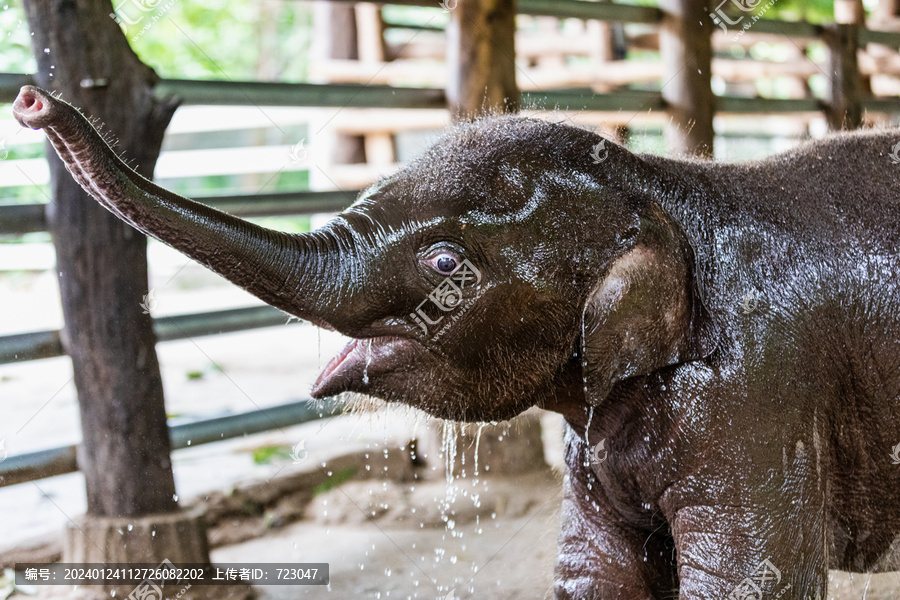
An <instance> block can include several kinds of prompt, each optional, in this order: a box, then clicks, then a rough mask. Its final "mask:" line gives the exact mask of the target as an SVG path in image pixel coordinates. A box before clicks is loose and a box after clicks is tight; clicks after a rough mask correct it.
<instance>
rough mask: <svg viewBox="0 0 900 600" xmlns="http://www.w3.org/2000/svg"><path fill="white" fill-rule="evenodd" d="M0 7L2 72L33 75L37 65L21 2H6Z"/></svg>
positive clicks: (0, 61) (0, 57)
mask: <svg viewBox="0 0 900 600" xmlns="http://www.w3.org/2000/svg"><path fill="white" fill-rule="evenodd" d="M0 4H2V6H0V48H3V52H0V72H4V73H33V72H34V70H35V69H36V68H37V63H36V62H35V60H34V58H33V57H32V53H31V36H30V35H29V34H30V30H29V29H28V23H27V22H26V21H25V11H24V10H22V6H21V4H20V3H19V2H16V1H13V0H10V1H8V2H6V1H4V2H2V3H0Z"/></svg>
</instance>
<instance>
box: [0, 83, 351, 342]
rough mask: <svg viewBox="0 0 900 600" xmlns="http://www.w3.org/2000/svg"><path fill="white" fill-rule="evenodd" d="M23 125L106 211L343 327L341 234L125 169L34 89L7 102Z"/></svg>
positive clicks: (289, 305)
mask: <svg viewBox="0 0 900 600" xmlns="http://www.w3.org/2000/svg"><path fill="white" fill-rule="evenodd" d="M13 114H14V116H15V117H16V120H17V121H18V122H19V123H20V124H21V125H22V126H24V127H29V128H32V129H43V130H44V132H45V133H46V135H47V137H48V138H49V140H50V143H51V144H52V145H53V147H54V149H55V150H56V152H57V153H58V154H59V157H60V158H61V159H62V161H63V163H64V164H65V165H66V168H67V169H68V170H69V172H70V173H72V176H73V177H74V178H75V180H76V181H78V183H79V184H80V185H81V187H83V188H84V189H85V191H87V192H88V193H89V194H90V195H91V196H93V197H94V198H95V199H96V200H97V201H98V202H100V204H102V205H103V206H104V207H106V208H107V209H108V210H109V211H110V212H112V213H113V214H115V215H117V216H118V217H120V218H121V219H122V220H123V221H125V222H126V223H128V224H130V225H131V226H133V227H134V228H135V229H137V230H139V231H141V232H143V233H144V234H147V235H149V236H152V237H154V238H156V239H158V240H160V241H162V242H165V243H166V244H169V245H170V246H172V247H173V248H175V249H177V250H179V251H181V252H183V253H184V254H186V255H187V256H189V257H191V258H193V259H194V260H196V261H197V262H199V263H201V264H203V265H205V266H207V267H209V268H210V269H212V270H213V271H215V272H216V273H219V274H220V275H222V276H223V277H225V278H226V279H228V280H229V281H231V282H233V283H235V284H236V285H238V286H240V287H241V288H243V289H245V290H247V291H248V292H250V293H251V294H253V295H254V296H257V297H258V298H260V299H262V300H263V301H265V302H267V303H268V304H271V305H273V306H275V307H277V308H279V309H281V310H283V311H285V312H287V313H290V314H292V315H295V316H298V317H301V318H303V319H307V320H309V321H311V322H313V323H315V324H317V325H321V326H325V327H329V328H335V329H338V330H342V329H344V327H343V325H344V323H342V321H341V318H340V315H338V314H335V312H334V310H333V307H334V306H336V305H337V304H338V302H337V300H338V298H337V297H338V296H339V295H340V292H341V290H342V288H343V285H342V282H344V281H347V279H346V278H347V277H349V276H350V274H348V273H345V272H344V271H345V270H346V269H347V268H350V267H349V266H348V265H352V264H353V261H352V260H342V259H341V257H342V256H345V255H347V254H348V252H349V253H353V249H354V244H353V239H352V236H351V235H349V232H348V231H344V230H341V229H338V228H337V226H335V227H332V228H330V229H324V230H320V231H317V232H314V233H310V234H305V235H291V234H286V233H282V232H278V231H273V230H270V229H266V228H264V227H260V226H258V225H255V224H253V223H250V222H248V221H244V220H243V219H239V218H236V217H233V216H231V215H228V214H225V213H223V212H221V211H218V210H215V209H213V208H210V207H208V206H206V205H203V204H200V203H198V202H194V201H192V200H189V199H187V198H184V197H182V196H179V195H177V194H173V193H171V192H169V191H167V190H165V189H163V188H161V187H159V186H157V185H156V184H154V183H153V182H151V181H149V180H147V179H145V178H144V177H142V176H141V175H139V174H137V173H136V172H134V171H133V170H132V169H131V168H129V167H128V166H127V165H126V164H125V163H124V162H123V161H122V160H121V159H120V158H119V157H118V156H117V155H116V153H115V152H114V151H113V150H112V149H111V148H110V147H109V145H108V144H107V143H106V141H105V140H104V139H103V138H102V137H101V135H100V134H99V133H98V132H97V130H96V129H94V127H93V126H92V125H91V124H90V123H89V122H88V121H87V120H86V119H85V118H84V116H83V115H82V114H81V113H80V112H79V111H78V110H77V109H76V108H75V107H73V106H72V105H70V104H68V103H66V102H64V101H62V100H60V99H58V98H55V97H53V96H52V95H50V94H49V93H47V92H45V91H44V90H41V89H39V88H36V87H34V86H25V87H23V88H22V89H21V91H20V92H19V96H18V98H16V101H15V103H14V104H13Z"/></svg>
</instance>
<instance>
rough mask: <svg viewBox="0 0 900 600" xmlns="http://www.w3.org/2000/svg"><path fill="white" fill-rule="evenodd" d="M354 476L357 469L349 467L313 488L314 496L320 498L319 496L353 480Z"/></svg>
mask: <svg viewBox="0 0 900 600" xmlns="http://www.w3.org/2000/svg"><path fill="white" fill-rule="evenodd" d="M354 475H356V467H347V468H346V469H341V470H340V471H337V472H336V473H334V474H333V475H332V476H331V477H329V478H328V479H326V480H325V481H323V482H322V483H320V484H319V485H317V486H316V487H315V488H313V496H318V495H319V494H324V493H325V492H327V491H329V490H333V489H334V488H336V487H337V486H339V485H341V484H342V483H344V482H347V481H350V480H351V479H353V476H354Z"/></svg>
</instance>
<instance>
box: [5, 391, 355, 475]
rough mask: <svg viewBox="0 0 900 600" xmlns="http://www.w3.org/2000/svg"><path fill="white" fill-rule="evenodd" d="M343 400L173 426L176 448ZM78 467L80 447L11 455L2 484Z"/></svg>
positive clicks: (295, 420) (263, 427)
mask: <svg viewBox="0 0 900 600" xmlns="http://www.w3.org/2000/svg"><path fill="white" fill-rule="evenodd" d="M343 406H344V405H343V403H342V402H340V401H338V400H334V399H329V400H322V401H314V400H300V401H296V402H288V403H286V404H279V405H277V406H271V407H269V408H264V409H262V410H253V411H249V412H243V413H237V414H234V415H228V416H225V417H215V418H212V419H201V420H198V421H193V422H191V423H184V424H180V425H173V426H170V427H169V439H170V440H171V445H172V450H180V449H182V448H188V447H194V446H200V445H203V444H209V443H212V442H220V441H222V440H227V439H232V438H236V437H242V436H245V435H250V434H253V433H260V432H263V431H269V430H271V429H277V428H279V427H289V426H291V425H299V424H301V423H308V422H309V421H315V420H318V419H324V418H326V417H331V416H335V415H337V414H339V413H340V412H341V410H342V409H343ZM77 470H78V463H77V446H60V447H58V448H50V449H48V450H39V451H37V452H29V453H26V454H19V455H17V456H10V457H8V458H7V459H6V460H5V461H3V463H0V487H6V486H9V485H16V484H17V483H25V482H27V481H35V480H37V479H44V478H45V477H54V476H56V475H64V474H66V473H74V472H75V471H77Z"/></svg>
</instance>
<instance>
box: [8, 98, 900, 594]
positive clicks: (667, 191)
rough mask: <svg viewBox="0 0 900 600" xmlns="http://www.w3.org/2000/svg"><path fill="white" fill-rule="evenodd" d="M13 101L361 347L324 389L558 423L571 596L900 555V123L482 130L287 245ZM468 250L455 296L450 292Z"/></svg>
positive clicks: (457, 135)
mask: <svg viewBox="0 0 900 600" xmlns="http://www.w3.org/2000/svg"><path fill="white" fill-rule="evenodd" d="M14 114H15V115H16V117H17V118H18V119H19V121H20V122H21V123H22V124H23V125H26V126H29V127H33V128H43V129H44V130H45V131H46V133H47V135H48V137H49V139H50V141H51V143H52V144H53V145H54V147H55V148H56V149H57V151H58V152H59V154H60V156H61V157H62V158H63V160H64V161H66V163H67V165H68V167H69V170H70V171H71V172H72V174H73V176H75V178H76V179H77V180H78V181H79V182H80V183H81V184H82V185H83V186H84V187H85V189H86V190H87V191H88V192H89V193H91V194H92V195H94V197H96V198H97V199H98V201H100V202H101V203H102V204H103V205H104V206H106V207H107V208H108V209H109V210H111V211H112V212H114V213H115V214H117V215H119V216H120V217H121V218H122V219H124V220H125V221H126V222H128V223H131V224H132V225H134V226H135V227H136V228H138V229H139V230H141V231H143V232H145V233H147V234H149V235H152V236H154V237H156V238H158V239H161V240H162V241H165V242H166V243H168V244H170V245H172V246H173V247H175V248H177V249H179V250H181V251H183V252H184V253H186V254H187V255H189V256H191V257H193V258H195V259H197V260H198V261H200V262H202V263H203V264H206V265H207V266H209V267H210V268H212V269H213V270H215V271H217V272H218V273H221V274H223V275H224V276H225V277H227V278H228V279H230V280H231V281H233V282H235V283H236V284H238V285H240V286H242V287H244V288H245V289H247V290H248V291H250V292H251V293H253V294H256V295H257V296H259V297H260V298H262V299H263V300H265V301H266V302H269V303H270V304H272V305H274V306H277V307H278V308H280V309H282V310H284V311H286V312H288V313H291V314H294V315H297V316H299V317H302V318H305V319H308V320H310V321H312V322H313V323H315V324H317V325H320V326H323V327H330V328H334V329H337V330H338V331H340V332H342V333H345V334H347V335H349V336H351V337H353V338H356V340H355V341H354V342H353V343H351V344H350V345H349V346H348V347H347V348H346V349H345V350H344V351H343V352H342V353H341V354H340V355H339V356H338V357H336V358H335V359H334V360H333V361H332V362H331V363H329V365H328V366H327V367H326V369H325V371H324V372H323V374H322V375H321V376H320V378H319V380H318V381H317V382H316V385H315V387H314V389H313V394H314V395H315V396H316V397H323V396H327V395H331V394H336V393H339V392H344V391H355V392H362V393H365V394H370V395H372V396H376V397H379V398H383V399H385V400H389V401H397V402H405V403H408V404H411V405H414V406H417V407H419V408H422V409H424V410H426V411H428V412H430V413H432V414H434V415H437V416H440V417H445V418H452V419H459V420H492V419H504V418H509V417H511V416H513V415H515V414H517V413H519V412H521V411H522V410H524V409H525V408H527V407H529V406H531V405H535V404H536V405H538V406H542V407H544V408H547V409H550V410H555V411H558V412H561V413H562V414H563V415H564V416H565V418H566V420H567V423H568V433H567V440H566V462H567V465H568V473H567V475H566V480H565V494H566V498H565V501H564V505H563V511H564V512H563V520H562V526H561V533H560V540H559V544H560V550H559V564H558V567H557V574H556V584H555V587H556V596H557V598H566V599H568V598H571V599H576V598H577V599H588V598H603V599H611V598H621V599H628V600H635V599H651V598H653V599H660V598H671V597H675V596H676V595H677V596H678V597H679V598H682V599H688V598H689V599H706V598H715V599H720V598H724V597H726V596H728V595H729V594H730V593H731V592H732V591H733V590H735V589H738V590H743V591H744V592H749V591H751V590H753V588H752V587H749V588H748V587H746V586H748V585H759V586H760V588H761V590H762V593H763V594H764V595H765V597H767V598H768V597H780V598H784V599H787V598H802V599H804V600H805V599H806V598H816V597H817V596H819V597H824V596H825V590H826V575H827V568H829V567H831V568H837V569H843V570H851V571H865V570H874V571H884V570H897V569H900V556H898V555H897V554H893V555H892V553H891V552H890V551H891V549H892V544H894V545H898V546H900V541H898V542H897V543H896V544H895V540H900V502H898V501H897V498H896V490H898V489H900V465H895V464H892V460H891V458H890V453H891V449H892V447H893V446H894V445H896V444H898V443H900V398H898V396H900V293H898V290H900V284H898V283H897V281H898V276H900V258H898V257H897V252H898V247H900V226H898V225H897V223H898V222H900V206H898V198H897V196H898V193H900V165H894V164H892V163H891V161H890V159H889V153H890V151H891V148H892V146H893V145H894V144H896V143H897V142H898V141H900V134H898V133H897V132H891V133H889V134H883V133H862V134H853V135H845V136H839V137H835V138H831V139H828V140H825V141H820V142H816V143H814V144H810V145H807V146H805V147H803V148H801V149H799V150H796V151H794V152H791V153H788V154H785V155H781V156H779V157H775V158H772V159H769V160H765V161H761V162H756V163H748V164H742V165H723V164H711V163H700V162H685V161H674V160H666V159H662V158H658V157H653V156H644V155H640V156H639V155H634V154H631V153H629V152H627V151H626V150H624V149H623V148H620V147H617V146H614V145H612V144H609V143H607V148H608V150H609V154H608V158H607V159H606V160H605V161H603V162H601V163H600V164H595V163H594V161H593V159H592V157H591V154H592V148H593V146H594V145H595V144H597V143H598V142H599V141H600V139H601V138H600V137H598V136H597V135H595V134H593V133H589V132H586V131H582V130H579V129H575V128H571V127H566V126H563V125H558V124H550V123H546V122H542V121H535V120H529V119H521V118H515V117H502V118H486V119H484V120H481V121H478V122H475V123H471V124H466V125H463V126H460V127H458V128H456V129H455V130H453V131H451V132H450V133H449V134H448V135H447V136H446V137H445V138H444V139H443V140H442V141H441V142H439V143H438V144H437V145H436V146H434V147H433V148H432V149H431V150H429V151H428V152H427V153H426V154H425V155H424V156H423V157H422V158H420V159H419V160H417V161H416V162H414V163H413V164H411V165H410V166H408V167H407V168H405V169H404V170H403V171H401V172H399V173H397V174H396V175H393V176H391V177H389V178H387V179H385V180H383V181H381V182H380V183H378V184H376V185H375V186H373V187H372V188H370V189H369V190H367V191H366V192H364V193H363V194H362V195H361V196H360V198H359V199H358V200H357V202H356V203H355V204H354V205H353V206H351V207H350V208H349V209H347V210H346V211H344V212H343V213H341V214H340V215H338V216H337V217H336V218H335V219H334V220H333V221H332V222H330V223H329V224H328V225H327V226H326V227H324V228H323V229H320V230H318V231H316V232H313V233H311V234H306V235H288V234H283V233H278V232H273V231H270V230H266V229H263V228H260V227H257V226H255V225H252V224H250V223H247V222H244V221H241V220H240V219H236V218H233V217H230V216H228V215H224V214H222V213H219V212H217V211H214V210H211V209H209V208H205V207H202V206H200V205H198V204H196V203H194V202H192V201H190V200H187V199H184V198H180V197H178V196H176V195H174V194H171V193H169V192H167V191H165V190H162V189H161V188H159V187H157V186H155V185H153V184H152V183H150V182H147V181H146V180H143V179H141V178H140V177H139V176H138V175H136V174H134V173H133V172H131V171H130V170H128V169H127V167H125V166H124V165H123V164H122V163H121V161H119V160H118V158H117V157H116V155H115V153H114V152H112V151H111V150H110V149H109V148H108V147H107V146H106V145H105V144H104V143H103V141H102V139H101V138H100V137H99V136H98V135H97V134H96V132H94V130H93V129H92V128H91V127H90V125H89V124H88V123H87V122H86V121H85V120H84V119H83V118H82V117H81V116H80V115H79V114H78V113H77V112H76V111H75V110H74V109H73V108H71V107H70V106H68V105H66V104H64V103H61V102H59V101H57V100H55V99H53V98H51V97H49V96H48V95H47V94H46V93H44V92H41V91H39V90H37V89H35V88H31V87H26V88H23V90H22V93H21V94H20V96H19V99H18V100H17V101H16V104H15V105H14ZM464 260H465V261H468V263H467V264H468V265H471V266H473V267H475V269H477V272H478V277H477V278H473V279H471V280H469V282H468V284H467V285H465V286H464V287H463V288H462V292H461V293H462V299H461V302H459V303H458V304H456V305H455V307H453V306H450V305H453V304H454V303H453V302H449V301H448V305H447V306H444V308H447V310H446V311H443V310H441V308H440V307H438V306H437V305H436V304H434V303H433V302H431V301H429V300H427V299H428V295H429V294H430V293H431V292H432V291H433V290H435V289H436V288H439V287H441V286H442V284H444V285H443V287H446V284H445V280H446V278H447V277H448V274H449V275H450V277H451V280H452V277H453V276H458V274H459V273H461V271H459V269H460V265H462V264H463V261H464ZM475 281H477V283H475ZM136 301H137V300H136ZM423 301H425V302H426V303H425V304H424V305H422V302H423ZM420 306H425V309H424V311H425V314H426V315H427V316H428V317H429V319H431V320H437V319H438V317H440V316H441V315H443V317H442V319H441V322H440V323H439V324H438V325H437V326H429V327H427V328H423V327H422V326H421V325H420V323H421V322H422V319H421V316H419V315H416V310H417V308H418V307H420ZM448 306H449V308H448ZM586 428H587V429H589V431H587V432H586V431H585V430H586ZM600 441H604V448H605V452H604V454H603V456H604V457H605V460H603V461H602V462H596V463H592V462H591V460H590V457H591V448H592V447H593V446H594V445H595V444H598V443H599V442H600ZM598 458H599V456H598ZM764 560H768V561H769V564H770V565H772V566H773V567H774V568H776V569H777V570H778V576H777V577H776V576H775V571H773V570H771V569H769V570H768V571H767V572H766V573H764V574H765V575H766V578H765V580H764V581H762V582H760V576H759V573H760V571H759V566H760V564H761V563H762V562H763V561H764ZM754 578H755V579H754ZM748 582H749V583H748ZM739 586H745V587H743V588H741V587H739ZM740 593H742V592H740V591H738V592H737V594H736V597H744V596H741V595H738V594H740ZM753 593H754V594H757V592H753ZM779 594H780V596H779ZM749 597H756V595H752V596H749Z"/></svg>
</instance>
